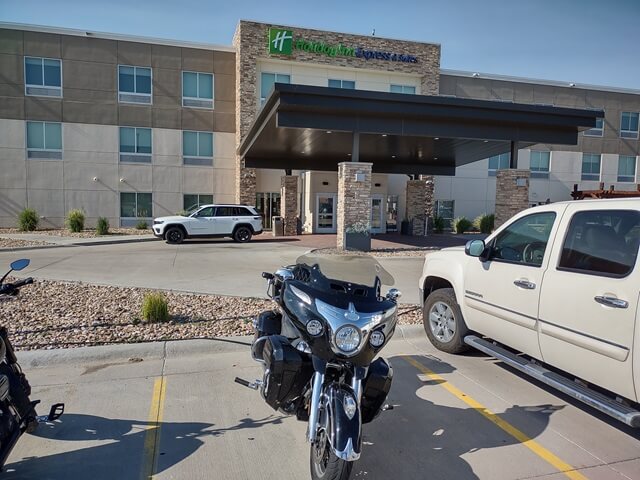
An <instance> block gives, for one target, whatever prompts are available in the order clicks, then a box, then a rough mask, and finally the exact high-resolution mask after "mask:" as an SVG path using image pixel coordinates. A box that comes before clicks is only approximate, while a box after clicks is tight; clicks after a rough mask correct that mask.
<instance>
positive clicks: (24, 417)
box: [0, 259, 64, 470]
mask: <svg viewBox="0 0 640 480" xmlns="http://www.w3.org/2000/svg"><path fill="white" fill-rule="evenodd" d="M29 263H30V262H29V260H27V259H22V260H16V261H15V262H13V263H12V264H11V270H9V271H8V272H7V273H6V274H5V275H4V276H3V277H2V279H0V312H1V311H2V307H1V305H2V303H1V302H3V301H6V300H7V299H10V298H11V297H14V296H16V295H18V293H19V291H20V288H22V287H24V286H25V285H30V284H32V283H33V279H32V278H31V277H29V278H25V279H23V280H18V281H16V282H13V283H6V282H5V280H6V279H7V276H8V275H9V274H10V273H11V272H13V271H19V270H23V269H25V268H26V267H28V266H29ZM30 395H31V386H30V385H29V382H28V380H27V377H26V376H25V374H24V373H22V369H21V368H20V365H19V364H18V359H17V358H16V355H15V352H14V349H13V346H12V345H11V342H10V341H9V334H8V332H7V329H6V328H5V327H4V326H2V327H0V470H2V468H3V467H4V464H5V462H6V461H7V457H9V454H10V453H11V450H12V449H13V447H14V446H15V444H16V443H17V441H18V439H19V438H20V437H21V436H22V434H23V433H24V432H33V431H35V429H36V428H37V427H38V424H39V423H42V422H51V421H53V420H56V419H58V418H60V416H61V415H62V414H63V413H64V404H63V403H56V404H55V405H52V406H51V409H50V411H49V415H45V416H38V415H37V413H36V405H38V404H39V403H40V400H33V401H32V400H30V399H29V396H30Z"/></svg>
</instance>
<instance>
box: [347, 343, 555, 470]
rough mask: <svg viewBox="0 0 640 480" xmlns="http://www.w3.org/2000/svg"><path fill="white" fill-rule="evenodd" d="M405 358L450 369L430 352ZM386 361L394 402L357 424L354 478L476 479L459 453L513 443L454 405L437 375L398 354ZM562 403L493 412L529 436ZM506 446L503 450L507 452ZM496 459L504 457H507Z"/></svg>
mask: <svg viewBox="0 0 640 480" xmlns="http://www.w3.org/2000/svg"><path fill="white" fill-rule="evenodd" d="M411 358H412V359H413V360H415V361H417V362H419V363H421V364H422V365H424V366H425V367H427V368H429V369H430V370H431V371H433V372H434V373H438V374H447V373H451V372H453V371H454V370H455V368H454V367H452V366H451V365H449V364H448V363H446V362H442V361H438V360H435V359H434V358H433V357H432V358H429V357H428V356H422V355H414V356H411ZM390 361H391V363H392V365H393V369H394V378H393V384H392V387H391V392H390V394H389V399H388V402H389V403H390V404H394V405H395V407H394V409H393V410H390V411H387V412H383V413H382V414H381V416H380V417H378V418H377V419H376V420H374V421H373V422H372V423H370V424H367V425H365V426H364V427H363V433H364V442H365V443H364V445H363V453H362V457H361V459H360V461H359V462H358V463H356V465H355V468H354V478H358V477H359V476H360V477H363V478H370V479H371V480H375V479H383V478H417V477H416V472H422V474H421V476H420V478H429V479H430V480H436V479H447V480H450V479H456V480H470V479H479V478H481V477H479V476H478V475H477V474H476V473H474V471H473V469H472V467H471V466H470V465H469V463H467V461H466V460H465V459H464V458H463V457H464V456H465V454H469V453H472V452H477V451H479V450H489V449H496V448H500V447H505V446H509V445H514V444H517V443H519V442H518V441H517V440H515V439H514V438H513V437H511V436H510V435H508V434H507V433H505V432H504V431H503V430H501V429H500V428H498V427H497V426H496V425H494V424H493V423H492V422H490V421H489V420H487V419H486V418H485V417H483V416H482V414H481V413H480V412H478V411H476V409H474V408H470V407H467V408H465V407H462V406H457V405H461V404H462V402H461V401H460V400H457V399H456V398H455V397H454V396H453V395H451V394H450V393H449V392H446V391H445V390H443V389H442V388H441V387H439V384H441V383H442V382H443V381H442V380H437V379H430V378H427V377H424V380H421V378H420V377H418V375H420V372H419V371H418V370H416V369H415V368H414V367H413V366H412V365H410V364H409V363H408V362H407V361H406V360H405V359H404V358H402V357H392V358H391V359H390ZM436 389H438V390H436ZM443 395H444V397H443ZM430 397H435V398H440V399H445V401H446V402H447V405H439V404H437V403H435V402H434V401H431V400H429V398H430ZM453 405H456V406H453ZM562 408H563V407H562V406H554V405H530V406H519V405H514V406H512V407H509V408H507V409H506V410H505V411H503V412H494V413H496V414H497V415H498V416H499V417H500V418H501V419H502V420H506V421H507V422H509V423H510V424H512V425H513V426H515V427H516V428H518V429H520V430H521V431H523V432H524V433H525V434H526V435H527V436H528V437H529V438H531V439H535V438H536V437H537V436H539V435H540V434H541V433H542V432H544V430H545V429H546V428H547V426H548V424H549V419H550V417H551V415H552V414H553V413H554V412H556V411H557V410H560V409H562ZM507 452H508V451H507V450H505V455H509V453H507ZM486 455H488V459H491V460H493V461H495V460H497V459H499V458H501V457H500V454H499V453H493V454H489V453H487V454H486ZM491 460H489V461H491ZM500 461H501V462H504V463H505V464H507V463H510V462H509V458H508V457H502V460H500ZM486 462H487V460H485V464H486ZM511 463H513V462H511ZM494 468H495V469H500V466H499V465H496V466H495V467H494Z"/></svg>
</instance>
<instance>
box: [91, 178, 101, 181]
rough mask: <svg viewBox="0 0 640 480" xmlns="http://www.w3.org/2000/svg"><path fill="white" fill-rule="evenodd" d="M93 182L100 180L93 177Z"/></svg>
mask: <svg viewBox="0 0 640 480" xmlns="http://www.w3.org/2000/svg"><path fill="white" fill-rule="evenodd" d="M91 180H93V181H94V182H97V181H98V180H99V179H98V177H93V178H92V179H91Z"/></svg>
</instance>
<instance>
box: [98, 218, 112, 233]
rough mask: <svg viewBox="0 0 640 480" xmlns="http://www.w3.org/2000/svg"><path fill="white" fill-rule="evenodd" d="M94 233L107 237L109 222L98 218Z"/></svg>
mask: <svg viewBox="0 0 640 480" xmlns="http://www.w3.org/2000/svg"><path fill="white" fill-rule="evenodd" d="M96 233H97V234H98V235H107V234H108V233H109V220H108V219H106V218H105V217H100V218H98V223H97V224H96Z"/></svg>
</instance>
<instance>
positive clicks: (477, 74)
mask: <svg viewBox="0 0 640 480" xmlns="http://www.w3.org/2000/svg"><path fill="white" fill-rule="evenodd" d="M471 76H472V77H473V78H478V77H479V76H480V74H479V73H478V72H474V74H473V75H471Z"/></svg>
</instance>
